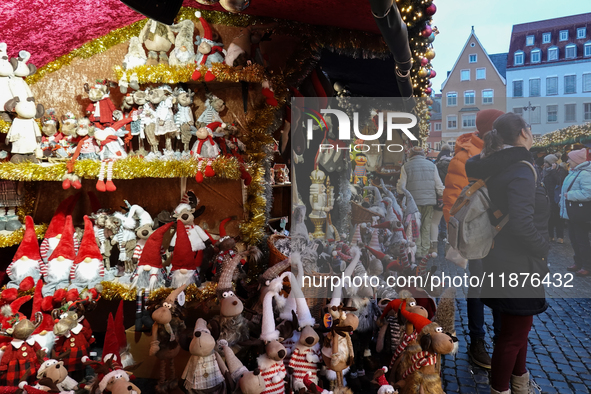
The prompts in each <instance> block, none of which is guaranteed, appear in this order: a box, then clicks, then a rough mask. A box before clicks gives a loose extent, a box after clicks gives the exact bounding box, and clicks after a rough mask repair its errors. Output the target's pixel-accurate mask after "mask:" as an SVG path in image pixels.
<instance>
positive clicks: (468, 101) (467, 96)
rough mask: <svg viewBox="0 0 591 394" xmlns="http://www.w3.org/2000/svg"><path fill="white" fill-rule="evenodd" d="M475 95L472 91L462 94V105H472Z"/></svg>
mask: <svg viewBox="0 0 591 394" xmlns="http://www.w3.org/2000/svg"><path fill="white" fill-rule="evenodd" d="M475 97H476V93H475V92H474V91H473V90H467V91H465V92H464V105H474V103H475V100H474V99H475Z"/></svg>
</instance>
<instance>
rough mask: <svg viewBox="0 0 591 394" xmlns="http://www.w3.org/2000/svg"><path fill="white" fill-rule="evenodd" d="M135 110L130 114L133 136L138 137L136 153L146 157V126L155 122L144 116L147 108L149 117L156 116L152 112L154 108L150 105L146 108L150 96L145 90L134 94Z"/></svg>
mask: <svg viewBox="0 0 591 394" xmlns="http://www.w3.org/2000/svg"><path fill="white" fill-rule="evenodd" d="M132 97H133V109H132V110H131V114H128V115H127V116H128V117H129V116H130V115H131V119H132V121H131V124H130V127H131V135H132V136H138V150H137V152H136V154H137V155H139V156H145V155H146V153H147V152H146V150H145V149H144V140H145V139H146V133H145V126H146V125H148V124H150V123H151V122H153V120H154V119H152V118H151V117H150V116H144V115H143V111H144V109H145V108H148V107H149V112H148V115H154V114H153V111H152V107H151V106H150V105H148V106H146V103H147V98H148V95H147V94H146V91H144V90H136V91H135V92H133V95H132Z"/></svg>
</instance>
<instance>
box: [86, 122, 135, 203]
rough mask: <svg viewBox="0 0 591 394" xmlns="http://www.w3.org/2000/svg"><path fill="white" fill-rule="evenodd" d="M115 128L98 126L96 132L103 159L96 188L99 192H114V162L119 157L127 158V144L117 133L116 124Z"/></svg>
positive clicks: (115, 188) (95, 135)
mask: <svg viewBox="0 0 591 394" xmlns="http://www.w3.org/2000/svg"><path fill="white" fill-rule="evenodd" d="M123 122H124V121H123ZM118 124H120V122H117V123H116V124H115V125H114V127H113V128H111V127H107V128H105V129H104V130H101V129H99V128H97V129H96V130H95V132H94V138H95V139H96V141H97V143H98V144H99V146H100V152H99V157H100V159H101V169H100V171H99V175H98V181H97V182H96V190H98V191H99V192H105V191H109V192H114V191H115V190H117V187H116V186H115V184H114V183H113V163H114V162H115V161H117V160H119V159H125V158H126V157H127V152H125V145H124V143H123V141H122V140H121V138H119V137H117V136H116V135H115V130H117V128H115V126H116V125H118ZM105 170H106V172H107V181H106V182H105Z"/></svg>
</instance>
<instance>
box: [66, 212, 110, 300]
mask: <svg viewBox="0 0 591 394" xmlns="http://www.w3.org/2000/svg"><path fill="white" fill-rule="evenodd" d="M104 276H105V266H104V265H103V255H102V254H101V251H100V249H99V247H98V245H97V243H96V238H95V236H94V229H93V224H92V222H91V221H90V219H89V218H88V216H86V215H85V216H84V235H83V236H82V242H81V244H80V249H78V254H77V255H76V259H75V260H74V264H72V268H71V269H70V282H71V284H70V288H71V289H72V288H76V289H78V291H82V290H84V289H85V288H88V289H92V288H94V287H95V286H96V285H97V284H99V283H100V282H101V281H102V280H103V277H104Z"/></svg>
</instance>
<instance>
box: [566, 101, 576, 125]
mask: <svg viewBox="0 0 591 394" xmlns="http://www.w3.org/2000/svg"><path fill="white" fill-rule="evenodd" d="M564 121H565V122H567V123H572V122H576V121H577V104H564Z"/></svg>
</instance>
